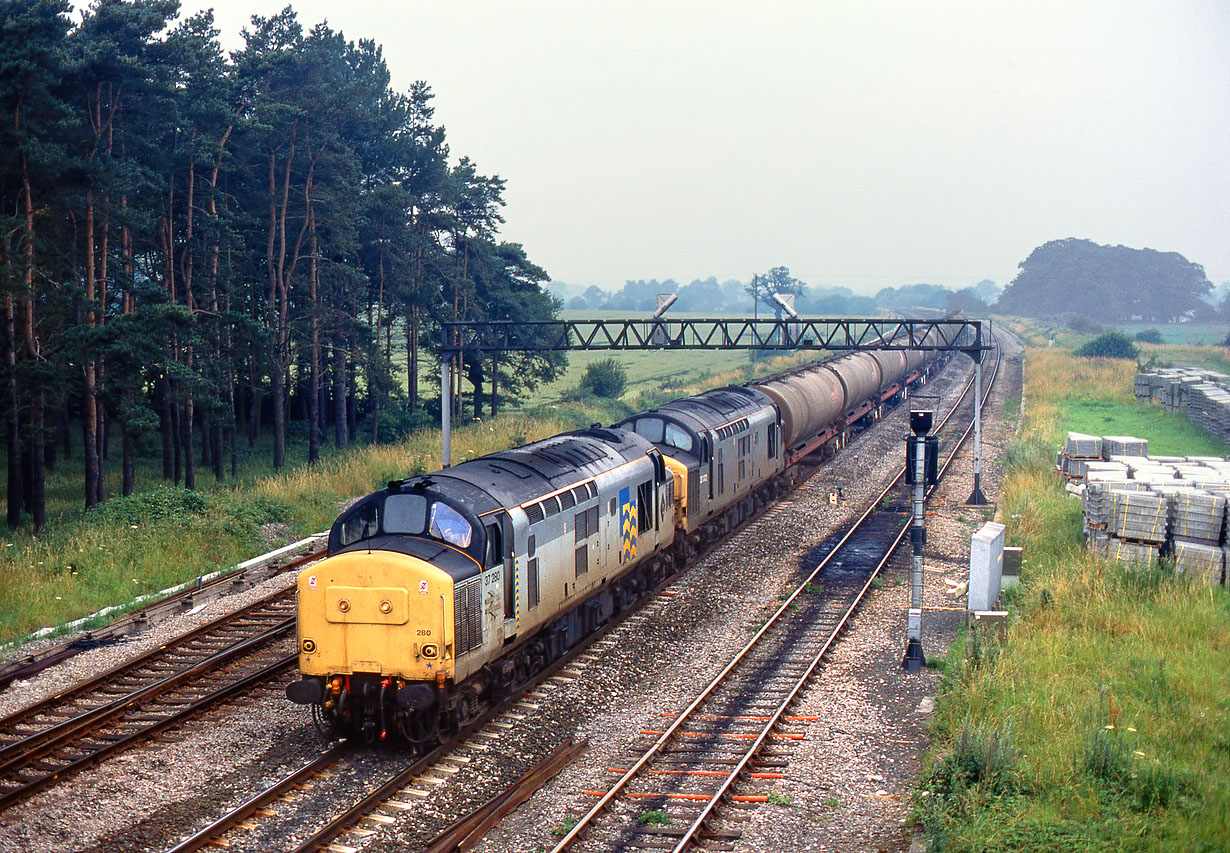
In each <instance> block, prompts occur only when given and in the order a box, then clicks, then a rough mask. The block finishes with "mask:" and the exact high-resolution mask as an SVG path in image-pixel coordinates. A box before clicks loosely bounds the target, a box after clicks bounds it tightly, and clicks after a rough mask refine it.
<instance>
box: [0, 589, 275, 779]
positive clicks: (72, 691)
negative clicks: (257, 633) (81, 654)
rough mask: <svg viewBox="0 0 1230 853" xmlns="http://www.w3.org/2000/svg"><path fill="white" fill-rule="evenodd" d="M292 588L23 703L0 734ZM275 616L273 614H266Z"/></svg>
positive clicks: (248, 614) (252, 614)
mask: <svg viewBox="0 0 1230 853" xmlns="http://www.w3.org/2000/svg"><path fill="white" fill-rule="evenodd" d="M293 595H294V591H293V590H279V591H278V592H274V593H271V594H269V595H267V596H265V597H264V598H261V599H260V600H259V601H254V602H252V603H251V604H249V605H247V606H245V607H242V608H240V609H239V610H235V611H233V612H231V613H227V614H223V615H222V616H219V617H217V618H216V619H212V620H210V621H209V622H206V623H205V624H203V625H200V626H199V627H197V628H194V629H192V630H191V631H189V632H188V633H186V634H181V635H180V636H178V637H175V638H173V639H171V640H169V641H167V642H166V643H163V644H161V645H159V646H158V647H157V648H154V649H150V650H149V651H147V652H144V653H143V654H140V655H138V656H137V657H134V658H130V659H128V660H126V661H124V662H122V663H120V664H117V665H116V666H113V667H112V668H111V669H109V670H107V671H106V672H104V673H102V674H100V675H96V676H94V677H93V678H89V679H86V680H85V681H81V682H78V683H77V684H74V685H73V686H71V687H69V688H68V689H67V690H64V691H62V692H60V693H57V694H55V695H53V696H48V697H46V698H45V699H41V700H39V701H38V702H35V703H34V704H33V705H27V706H26V707H24V708H21V709H19V710H17V711H15V712H13V713H12V714H9V715H8V716H7V717H4V718H3V719H0V737H2V736H3V733H4V732H5V731H6V730H10V729H13V728H15V727H17V726H23V725H29V722H28V721H30V720H32V719H33V718H34V717H36V716H38V715H40V714H42V713H45V712H47V711H48V710H50V709H52V708H54V707H55V706H57V705H60V704H65V703H68V702H71V701H73V700H77V699H80V698H81V697H82V696H84V695H85V694H87V693H89V692H90V691H92V690H97V689H98V688H100V687H103V686H105V685H109V684H111V683H112V682H114V681H115V680H116V679H118V678H121V677H126V676H130V675H131V674H133V673H134V672H136V671H138V670H140V669H141V668H143V667H148V666H149V665H150V664H151V663H157V662H158V658H160V657H164V656H166V657H169V656H173V655H176V654H179V653H182V651H183V649H184V648H185V647H187V646H188V645H189V644H191V643H193V642H194V641H196V640H200V639H203V638H206V637H207V636H208V635H209V634H210V633H212V632H215V631H226V630H228V629H230V628H231V627H232V625H231V623H234V622H238V621H241V620H243V619H246V618H260V614H259V613H258V611H260V610H261V608H264V607H270V606H274V605H277V604H279V603H280V602H281V601H282V600H283V599H285V600H287V601H288V602H289V601H291V600H293ZM270 615H271V616H274V617H276V614H270ZM8 749H9V747H8V746H5V747H0V757H2V756H3V755H4V754H5V752H6V751H7V750H8Z"/></svg>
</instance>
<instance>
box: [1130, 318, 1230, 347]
mask: <svg viewBox="0 0 1230 853" xmlns="http://www.w3.org/2000/svg"><path fill="white" fill-rule="evenodd" d="M1117 328H1118V329H1119V331H1121V332H1123V333H1124V334H1125V335H1127V336H1128V337H1129V338H1134V337H1135V336H1136V333H1137V332H1143V331H1145V330H1146V329H1157V330H1158V331H1159V332H1160V333H1161V335H1162V342H1163V343H1164V344H1186V345H1191V346H1215V345H1217V344H1220V343H1221V342H1222V341H1224V340H1225V339H1226V332H1228V331H1230V324H1227V323H1170V324H1166V323H1162V324H1158V323H1126V324H1124V325H1122V326H1118V327H1117Z"/></svg>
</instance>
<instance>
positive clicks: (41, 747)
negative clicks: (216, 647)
mask: <svg viewBox="0 0 1230 853" xmlns="http://www.w3.org/2000/svg"><path fill="white" fill-rule="evenodd" d="M294 627H295V618H294V617H293V616H292V617H290V618H289V619H283V620H281V621H280V622H279V623H277V624H276V625H275V626H274V627H272V628H269V629H268V630H266V631H263V632H261V633H260V634H257V635H256V636H254V637H249V638H248V639H246V640H243V641H242V642H239V643H235V644H234V645H231V646H229V647H228V648H225V649H223V650H222V651H220V652H217V653H216V654H213V655H211V656H210V657H208V658H205V659H204V660H202V661H200V662H198V663H197V664H195V665H194V666H191V667H189V668H188V669H184V670H180V671H179V672H177V673H175V674H173V675H170V676H167V677H166V678H162V679H159V680H158V681H156V682H154V683H153V684H149V685H146V686H145V687H143V688H141V689H139V690H135V691H133V692H132V693H129V694H127V695H125V696H122V697H120V698H119V699H116V700H115V701H114V702H109V703H107V704H105V705H100V706H99V707H97V708H94V709H93V710H90V711H86V712H85V713H82V714H78V715H77V716H75V717H72V718H70V719H67V720H64V721H63V722H61V723H58V724H56V725H54V726H51V727H50V728H46V729H42V730H41V731H38V732H35V733H34V734H32V735H30V736H29V737H26V738H23V739H22V740H19V741H17V742H16V743H12V744H9V745H8V746H6V747H5V748H4V749H0V773H6V772H10V771H11V769H12V768H13V767H14V766H16V765H20V764H23V763H25V764H28V763H30V762H31V761H34V760H37V759H38V758H41V757H42V756H43V755H46V754H47V753H48V752H49V751H51V750H53V749H58V748H60V747H62V746H63V745H64V744H66V743H68V742H70V741H72V740H74V739H77V738H78V737H80V736H81V735H82V734H84V733H88V732H89V731H90V730H92V729H95V728H97V727H98V726H100V725H102V724H104V723H106V722H107V721H109V720H112V719H114V718H115V717H118V716H119V715H120V714H122V713H123V712H124V711H126V710H127V709H129V708H131V707H132V706H134V705H136V704H138V703H140V702H143V701H145V700H147V699H151V698H153V697H156V696H158V695H160V694H163V693H166V692H168V691H169V690H172V689H173V688H175V687H179V686H181V685H183V684H184V683H185V682H188V681H191V680H193V679H195V678H198V677H200V676H202V675H205V674H207V673H209V672H213V671H214V670H216V669H218V668H219V667H221V666H224V665H225V664H228V663H230V662H231V661H233V660H235V659H236V658H239V657H242V656H244V655H246V654H247V653H248V652H250V651H252V650H254V649H255V648H258V647H260V646H263V645H265V644H267V643H269V642H271V641H273V640H276V639H278V638H279V637H282V636H284V635H285V634H287V633H289V632H290V631H293V630H294Z"/></svg>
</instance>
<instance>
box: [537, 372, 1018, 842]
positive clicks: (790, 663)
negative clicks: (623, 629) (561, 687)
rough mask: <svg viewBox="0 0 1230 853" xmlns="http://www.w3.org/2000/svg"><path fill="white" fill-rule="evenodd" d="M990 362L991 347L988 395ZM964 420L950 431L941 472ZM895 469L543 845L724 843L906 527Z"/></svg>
mask: <svg viewBox="0 0 1230 853" xmlns="http://www.w3.org/2000/svg"><path fill="white" fill-rule="evenodd" d="M999 363H1000V362H999V357H998V356H997V359H996V364H995V370H994V372H993V374H992V377H991V381H990V382H988V383H987V388H986V394H987V395H988V396H989V394H990V391H991V388H992V387H993V385H994V380H995V377H996V376H997V375H998V369H999ZM971 386H972V383H971ZM970 390H971V387H970V386H967V388H966V390H965V392H964V393H963V394H962V397H961V399H960V400H958V402H957V404H956V405H954V406H953V407H952V409H951V410H950V411H949V413H948V415H946V416H945V418H944V424H946V423H947V422H948V421H949V420H950V419H951V418H952V417H953V415H954V414H955V413H956V412H957V410H958V408H959V407H960V405H961V403H962V401H964V400H965V399H966V397H969V396H972V395H970ZM984 399H985V397H984ZM942 425H943V424H941V426H942ZM972 429H973V424H972V423H971V425H970V427H969V429H967V430H966V431H965V433H964V434H963V435H962V436H961V438H960V439H959V440H958V441H957V442H955V444H954V446H953V448H952V450H951V452H950V453H949V455H948V458H947V460H946V462H945V463H944V466H943V468H942V470H941V477H942V476H943V473H944V472H946V471H947V469H948V467H949V466H950V465H951V463H952V460H953V459H955V457H956V453H957V451H958V450H959V449H960V446H961V445H962V444H963V443H964V441H965V439H966V437H967V436H968V435H969V433H970V431H971V430H972ZM903 474H904V468H903V469H902V472H901V473H899V474H898V475H897V477H896V478H895V479H894V480H893V482H892V483H890V484H889V485H888V486H887V487H886V488H885V489H884V491H883V492H882V493H881V494H880V496H879V498H878V499H877V500H876V501H874V502H873V503H872V505H871V506H870V507H869V508H868V510H867V511H866V512H865V513H864V514H863V515H862V516H861V517H860V518H859V519H858V520H856V521H855V522H854V524H853V526H852V527H851V528H850V529H849V530H848V531H847V532H846V533H845V534H844V536H842V537H840V539H839V540H838V541H837V542H836V543H835V544H833V546H832V547H831V549H830V550H828V552H827V554H826V555H825V556H824V558H823V559H822V560H821V561H820V563H819V564H818V565H817V566H816V568H815V569H814V570H813V572H812V573H811V575H810V576H809V577H808V578H807V580H806V581H804V582H803V583H802V584H801V585H800V586H798V588H796V589H795V591H794V592H793V593H792V594H791V595H790V596H789V597H787V598H786V600H785V601H784V602H783V603H782V604H781V606H780V607H778V609H777V610H776V612H775V613H773V615H772V616H770V617H769V619H768V621H767V622H766V623H765V624H764V625H763V626H762V627H761V628H760V629H759V630H758V631H757V632H756V633H755V635H754V636H753V637H752V638H751V639H750V640H749V641H748V642H747V644H746V645H745V646H744V647H743V649H742V650H741V651H740V652H739V653H738V654H737V655H736V656H735V657H734V658H733V659H732V660H731V661H730V662H729V663H728V664H727V665H726V666H725V668H724V669H723V670H722V671H721V672H720V673H718V675H717V676H716V677H714V678H713V680H712V681H710V683H709V684H708V685H707V686H706V687H705V688H704V689H703V690H702V691H701V692H700V694H699V695H698V696H697V697H696V698H695V699H694V700H693V701H692V702H691V703H690V704H689V705H688V706H687V707H686V708H685V709H683V710H682V711H681V712H679V713H678V714H671V715H667V716H666V717H665V718H664V720H663V726H662V727H661V728H657V727H655V728H647V729H643V730H641V732H640V733H639V735H638V738H637V740H636V741H634V743H635V744H637V749H636V752H635V753H633V754H631V755H629V756H628V757H627V761H626V765H625V766H621V767H612V768H608V771H609V772H610V773H612V774H615V775H617V776H618V778H617V779H616V780H615V782H614V783H613V784H612V785H611V786H610V787H609V788H607V789H606V790H600V791H587V792H585V795H586V796H590V797H594V798H596V800H597V801H596V802H595V803H594V804H593V805H592V806H591V807H590V808H589V809H588V810H587V811H586V812H585V814H584V815H583V816H582V817H581V818H580V819H579V820H577V822H576V824H575V825H573V826H572V827H571V828H570V829H569V830H568V832H567V833H566V834H565V835H564V836H563V837H562V838H561V839H560V840H559V842H558V843H557V845H556V846H555V848H554V850H553V853H562V851H565V850H622V849H636V848H650V849H669V850H673V851H676V853H678V851H682V850H685V849H688V848H689V847H692V846H699V845H703V846H704V849H707V850H721V849H730V848H731V846H732V845H733V842H734V841H735V840H736V839H738V837H739V836H740V834H741V833H740V829H739V824H740V823H741V822H742V820H743V819H744V817H745V811H746V809H747V808H748V807H749V805H752V804H755V803H758V802H765V801H767V800H768V794H767V793H765V790H764V789H765V787H766V784H771V783H772V782H773V781H774V780H776V779H778V778H781V773H780V772H778V771H777V770H775V769H774V768H775V767H780V766H781V765H782V764H784V763H785V754H783V751H782V748H783V747H784V746H788V744H789V743H790V742H791V741H793V740H798V739H801V738H802V737H803V736H804V735H803V726H804V725H805V724H806V723H807V722H810V721H809V720H807V719H806V718H800V717H791V716H789V714H788V711H789V708H790V706H791V705H792V704H793V703H794V701H795V699H796V698H797V697H798V696H799V694H800V693H801V691H802V690H803V688H804V687H805V686H806V685H807V683H808V681H809V680H810V679H811V677H812V676H813V675H814V674H815V672H816V670H817V669H818V668H819V667H820V666H821V663H822V660H823V658H824V656H825V654H826V653H827V652H828V650H829V649H830V648H831V647H832V645H833V643H834V642H835V641H836V639H837V637H838V635H839V634H840V633H841V629H842V628H843V627H844V626H845V624H846V623H847V621H848V620H849V618H850V616H851V614H853V613H854V611H855V609H856V608H857V606H858V604H859V602H860V601H861V600H862V599H863V597H864V595H865V594H866V592H867V590H868V589H869V588H871V586H872V583H873V581H874V579H875V577H876V575H877V574H878V573H879V572H880V570H881V569H882V568H883V566H884V565H885V564H886V563H887V562H888V560H889V559H890V557H891V556H892V554H893V552H894V551H895V550H896V548H897V546H898V545H899V544H900V543H901V541H902V540H903V539H904V538H905V535H906V533H907V531H908V530H909V523H910V518H909V514H908V513H907V512H906V511H905V509H904V505H906V504H908V501H907V500H906V496H905V494H904V493H903V492H902V491H901V490H902V489H903V484H902V482H901V481H902V480H903ZM882 505H887V507H888V508H887V509H884V508H882ZM821 584H822V586H821Z"/></svg>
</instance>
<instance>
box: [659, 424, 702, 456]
mask: <svg viewBox="0 0 1230 853" xmlns="http://www.w3.org/2000/svg"><path fill="white" fill-rule="evenodd" d="M664 444H667V445H669V446H671V447H676V448H678V449H680V450H682V451H683V452H684V453H693V455H695V454H694V451H693V449H692V436H691V434H690V433H689V432H688V431H687V430H686V429H684V428H683V427H681V426H679V424H672V423H668V424H667V425H666V441H665V442H664Z"/></svg>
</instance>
